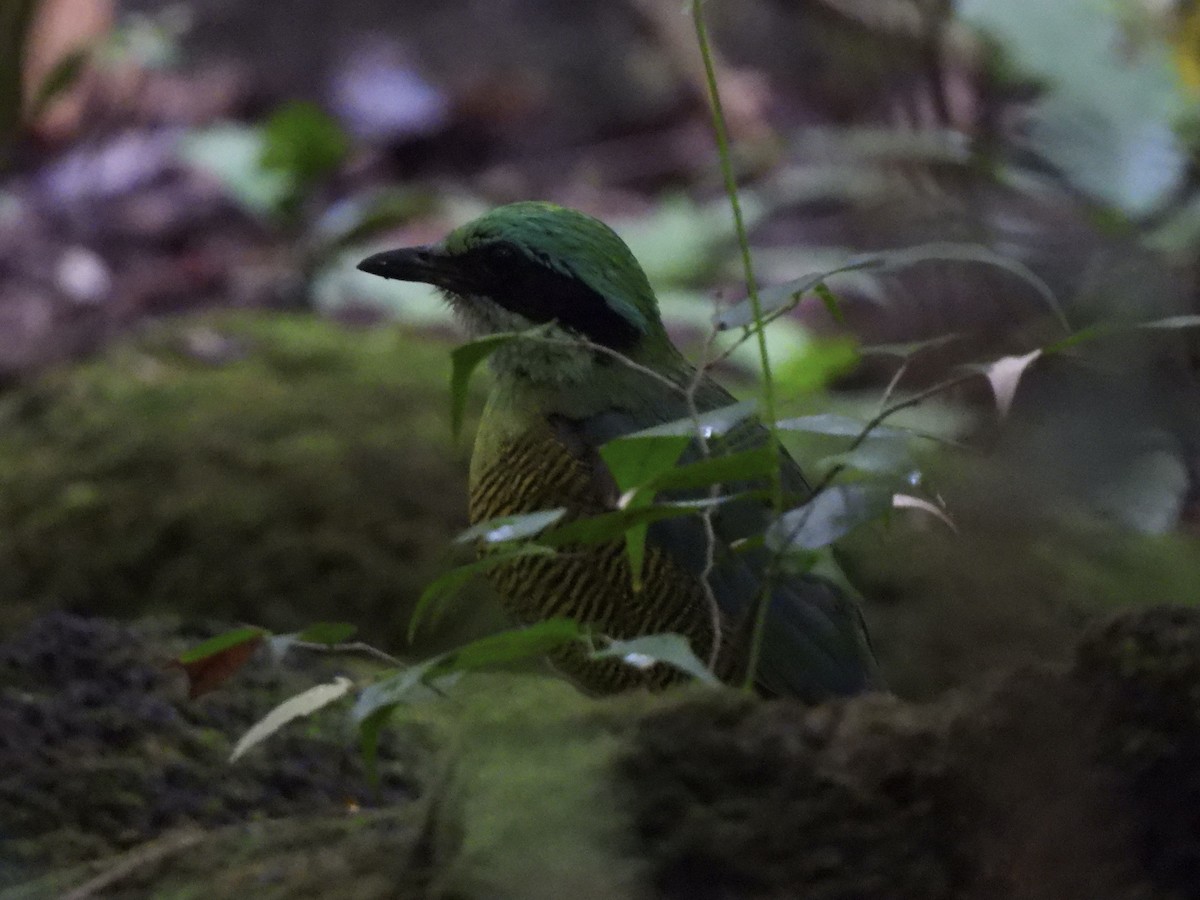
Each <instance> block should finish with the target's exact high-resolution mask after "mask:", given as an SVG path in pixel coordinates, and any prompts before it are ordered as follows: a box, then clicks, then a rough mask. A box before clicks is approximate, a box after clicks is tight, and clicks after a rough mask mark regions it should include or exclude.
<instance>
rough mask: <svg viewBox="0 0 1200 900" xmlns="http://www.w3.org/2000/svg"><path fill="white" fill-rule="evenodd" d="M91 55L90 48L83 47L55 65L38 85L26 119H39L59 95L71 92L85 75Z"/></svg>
mask: <svg viewBox="0 0 1200 900" xmlns="http://www.w3.org/2000/svg"><path fill="white" fill-rule="evenodd" d="M91 55H92V51H91V50H90V49H89V48H87V47H81V48H80V49H78V50H73V51H71V52H70V53H68V54H66V55H65V56H63V57H62V59H60V60H59V61H58V62H57V63H55V64H54V67H53V68H52V69H51V70H50V72H49V74H47V75H46V77H45V78H43V79H42V83H41V84H39V85H38V87H37V91H35V92H34V95H33V99H32V100H31V101H30V103H29V110H28V111H27V112H26V114H25V115H26V118H28V119H29V120H30V121H33V120H34V119H37V118H38V117H39V116H41V115H42V113H44V112H45V111H46V109H47V108H48V107H49V106H50V104H51V103H53V102H54V101H55V100H57V99H58V97H59V95H61V94H63V93H65V92H66V91H68V90H70V89H71V87H72V86H74V84H75V83H76V82H77V81H78V80H79V76H80V75H82V74H83V69H84V66H85V65H86V64H87V62H88V59H89V57H90V56H91Z"/></svg>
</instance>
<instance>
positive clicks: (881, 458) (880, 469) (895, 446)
mask: <svg viewBox="0 0 1200 900" xmlns="http://www.w3.org/2000/svg"><path fill="white" fill-rule="evenodd" d="M821 466H822V468H824V470H825V471H829V470H830V469H833V468H835V467H841V468H846V469H854V470H855V471H858V472H868V473H871V474H874V475H901V474H907V473H908V472H910V471H912V469H913V468H914V467H915V463H914V462H913V458H912V454H911V453H910V452H909V450H908V441H907V440H904V439H888V438H880V439H877V440H868V441H864V442H863V443H861V444H859V445H858V446H857V447H855V448H854V449H853V450H847V451H846V452H845V453H837V454H834V455H832V456H826V457H825V458H824V459H822V460H821Z"/></svg>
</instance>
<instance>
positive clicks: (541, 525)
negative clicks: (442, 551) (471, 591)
mask: <svg viewBox="0 0 1200 900" xmlns="http://www.w3.org/2000/svg"><path fill="white" fill-rule="evenodd" d="M566 514H567V509H566V507H565V506H560V507H558V508H557V509H544V510H538V511H537V512H532V513H523V514H521V515H518V516H497V517H496V518H494V519H488V520H486V521H484V522H479V523H477V524H475V525H472V526H471V527H470V528H467V529H465V530H463V531H461V532H459V533H458V535H457V536H455V538H454V542H455V543H456V544H470V543H474V542H476V541H479V542H482V543H484V544H506V543H509V542H511V541H519V540H523V539H525V538H529V537H533V536H534V535H536V534H538V533H539V532H541V531H544V530H545V529H546V528H548V527H549V526H551V525H553V524H554V523H555V522H557V521H558V520H559V519H561V518H562V517H563V516H565V515H566Z"/></svg>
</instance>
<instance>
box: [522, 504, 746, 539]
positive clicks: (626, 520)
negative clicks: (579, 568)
mask: <svg viewBox="0 0 1200 900" xmlns="http://www.w3.org/2000/svg"><path fill="white" fill-rule="evenodd" d="M746 496H756V494H755V492H749V491H747V492H743V493H740V494H729V495H726V496H722V497H705V498H703V499H700V500H677V501H672V502H667V503H654V504H651V505H648V506H640V507H636V508H632V509H628V508H627V509H618V510H614V511H612V512H608V513H601V514H600V515H597V516H588V517H587V518H584V519H577V520H575V521H573V522H568V523H567V524H565V525H560V526H559V527H558V528H555V529H554V530H553V531H550V532H548V533H547V534H546V535H544V536H543V538H542V541H543V543H545V544H547V545H549V546H552V547H562V546H565V545H567V544H600V543H604V542H605V541H613V540H617V539H619V538H621V537H623V536H624V534H625V532H626V531H628V530H629V529H631V528H634V527H636V526H638V525H649V524H651V523H653V522H657V521H659V520H661V519H674V518H678V517H679V516H694V515H698V514H700V513H702V512H704V510H706V509H711V508H713V507H717V506H720V505H721V504H722V503H727V502H729V501H730V500H732V499H734V498H735V497H746Z"/></svg>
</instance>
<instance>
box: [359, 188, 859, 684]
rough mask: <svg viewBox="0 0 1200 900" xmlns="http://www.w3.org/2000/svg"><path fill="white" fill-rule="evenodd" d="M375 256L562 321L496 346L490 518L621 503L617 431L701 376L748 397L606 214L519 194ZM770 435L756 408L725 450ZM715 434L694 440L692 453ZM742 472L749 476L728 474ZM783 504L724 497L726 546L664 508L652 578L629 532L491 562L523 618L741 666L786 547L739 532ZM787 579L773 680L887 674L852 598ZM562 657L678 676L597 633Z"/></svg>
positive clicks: (485, 504)
mask: <svg viewBox="0 0 1200 900" xmlns="http://www.w3.org/2000/svg"><path fill="white" fill-rule="evenodd" d="M361 268H363V269H364V270H365V271H368V272H372V273H373V274H377V275H383V276H384V277H392V278H401V279H404V280H410V281H426V282H429V283H431V284H435V285H438V286H439V287H441V288H442V289H443V290H444V291H445V292H446V294H447V297H448V299H449V300H450V302H451V303H452V305H453V306H454V307H455V309H456V310H457V311H458V312H459V314H460V315H461V317H462V318H463V319H464V320H465V322H466V324H467V326H468V328H469V329H470V330H472V331H473V332H476V333H491V332H498V331H521V330H525V329H529V328H532V327H533V326H535V325H544V326H546V333H544V334H543V335H542V337H541V338H540V339H539V338H530V339H529V340H517V341H513V342H511V343H508V344H506V345H504V346H503V347H502V348H501V349H500V350H498V351H497V352H496V353H495V354H493V356H492V359H491V362H492V367H493V369H494V371H495V373H496V382H495V385H494V387H493V389H492V393H491V395H490V397H489V400H488V404H487V407H486V409H485V411H484V414H483V417H482V420H481V424H480V429H479V434H478V436H477V438H476V443H475V450H474V454H473V456H472V461H471V486H470V493H471V498H470V512H471V518H472V520H473V521H476V522H478V521H485V520H487V519H491V518H495V517H498V516H507V515H515V514H521V513H531V512H535V511H538V510H545V509H551V508H559V507H565V508H566V509H567V510H568V515H569V516H571V517H573V518H579V517H583V516H590V515H595V514H599V513H603V512H607V511H610V510H612V509H614V508H615V507H616V504H617V501H618V491H617V488H616V485H615V483H614V482H613V479H612V477H611V475H610V474H609V472H608V470H607V469H606V467H605V466H604V464H603V462H602V461H601V459H600V455H599V448H600V447H601V446H602V445H603V444H605V443H606V442H608V441H610V440H613V439H614V438H617V437H621V436H623V435H627V434H630V433H633V432H637V431H641V430H643V429H646V428H650V427H653V426H655V425H660V424H662V423H665V422H671V421H675V420H679V419H683V418H686V417H687V416H688V415H689V411H690V408H689V404H688V402H687V399H686V392H687V391H688V390H689V387H690V388H691V389H692V396H693V398H694V401H693V402H694V404H695V408H696V409H698V410H699V411H700V412H705V411H708V410H712V409H716V408H718V407H722V406H726V405H728V404H730V403H732V402H733V398H732V397H730V395H729V394H728V393H726V392H725V391H724V390H723V389H722V388H721V387H720V386H719V385H717V384H716V383H715V382H713V381H711V380H710V379H709V378H707V377H706V376H705V377H701V378H699V379H698V380H697V379H696V373H695V370H694V369H693V368H692V366H691V365H690V364H689V363H688V362H687V361H686V360H685V359H684V358H683V356H682V355H681V354H680V353H679V352H678V351H677V350H676V349H675V347H674V346H673V345H672V344H671V342H670V340H669V338H668V337H667V334H666V331H665V329H664V328H663V326H662V322H661V320H660V319H659V316H658V311H657V303H656V301H655V299H654V294H653V292H652V290H651V288H650V286H649V283H648V282H647V281H646V277H645V275H644V273H643V272H642V270H641V267H640V266H639V265H638V264H637V261H636V260H635V259H634V258H633V256H632V254H631V253H630V252H629V250H628V248H627V247H626V246H625V244H624V243H623V242H622V241H621V240H620V238H619V237H617V235H616V234H615V233H613V232H612V231H611V230H610V229H609V228H608V227H607V226H605V225H603V224H602V223H600V222H599V221H597V220H595V219H592V218H590V217H588V216H585V215H583V214H582V213H578V212H575V211H573V210H567V209H563V208H561V207H557V206H552V205H550V204H542V203H518V204H511V205H509V206H506V207H500V208H499V209H497V210H494V211H493V212H492V213H489V214H488V215H486V216H484V217H482V218H480V219H478V220H476V221H475V222H472V223H469V224H467V225H465V226H463V227H462V228H460V229H458V230H456V231H455V232H452V233H451V234H450V235H449V236H448V237H447V238H446V240H445V241H443V242H442V243H441V244H440V245H434V246H432V247H421V248H411V249H406V250H399V251H390V252H387V253H382V254H377V255H376V256H373V257H371V258H370V259H368V260H365V261H364V262H363V263H362V264H361ZM547 334H548V336H549V338H550V339H549V340H546V339H545V338H546V336H547ZM581 339H582V340H581ZM589 345H590V346H589ZM599 348H604V349H603V350H601V349H599ZM618 354H619V357H618ZM766 440H767V433H766V430H765V429H764V428H762V427H761V425H758V424H756V423H753V422H750V423H748V424H744V425H741V426H739V427H737V428H736V429H734V431H732V432H730V433H729V434H727V435H725V436H724V437H723V438H722V439H720V440H719V441H717V442H716V443H715V444H714V445H713V447H712V450H711V451H710V452H718V453H719V452H730V451H737V450H745V449H749V448H752V447H755V446H761V445H762V444H763V443H764V442H765V441H766ZM698 452H699V450H698V448H697V447H693V448H692V449H691V450H689V451H688V454H686V455H685V458H687V457H688V456H690V457H691V458H693V459H694V458H697V454H698ZM782 461H783V471H782V477H783V482H784V487H785V489H786V490H788V491H789V492H793V493H797V494H801V495H803V494H805V493H806V492H807V485H806V484H805V483H804V480H803V477H802V475H801V474H800V470H799V469H798V467H796V465H795V463H794V462H792V460H791V459H790V458H788V457H786V455H784V456H783V457H782ZM751 486H753V485H751ZM758 486H760V487H761V485H758ZM738 487H747V485H740V486H734V485H726V486H725V490H726V491H728V492H730V493H732V492H734V491H735V490H736V489H737V488H738ZM699 493H700V494H703V493H704V492H703V491H702V492H699ZM696 495H697V494H695V493H693V494H692V496H696ZM769 516H770V509H769V507H768V506H767V505H766V504H765V503H764V502H763V501H761V500H759V499H747V498H741V499H736V500H732V501H730V502H728V503H725V504H723V505H722V506H720V507H719V508H718V509H717V511H716V512H715V513H714V514H713V517H712V531H713V535H714V537H715V539H716V540H715V544H714V546H713V547H712V548H711V550H712V552H711V553H710V552H709V543H710V540H709V538H708V537H707V535H706V532H705V529H704V527H703V525H702V524H701V522H700V521H699V520H698V519H697V518H695V517H686V518H673V519H668V520H664V521H660V522H656V523H654V524H653V525H651V526H650V529H649V532H648V536H647V552H646V560H645V564H644V568H643V572H642V585H641V587H640V589H639V590H635V588H634V586H633V578H632V577H631V573H630V570H629V564H628V562H627V558H626V554H625V552H624V549H623V546H622V544H621V542H619V541H614V542H611V543H608V544H600V545H594V544H589V545H578V546H569V547H565V548H562V550H561V551H560V552H559V553H557V554H556V555H554V556H541V555H537V556H526V557H519V558H517V559H515V560H513V561H511V562H506V563H504V564H502V565H500V566H498V567H496V568H495V569H493V570H492V579H493V581H494V583H495V585H496V587H497V589H498V592H499V593H500V595H501V597H502V598H503V599H504V601H505V603H506V605H507V606H508V608H509V610H510V611H511V612H512V613H513V614H514V615H515V616H516V617H517V618H518V619H520V620H521V621H523V622H532V621H537V620H540V619H544V618H547V617H550V616H554V615H563V616H569V617H571V618H573V619H576V620H577V621H580V622H582V623H585V624H587V625H589V626H590V627H591V628H592V629H594V630H595V631H596V632H598V633H601V634H605V635H608V636H610V637H614V638H631V637H636V636H640V635H645V634H655V633H663V632H675V633H679V634H683V635H684V636H686V637H687V638H688V639H689V641H690V642H691V645H692V649H693V651H694V652H695V653H696V655H697V656H698V657H699V658H700V659H703V660H710V659H712V660H713V661H714V662H715V664H716V671H717V673H718V674H719V675H721V676H722V677H724V678H726V679H732V678H740V677H742V676H743V674H744V669H745V666H746V661H747V657H748V654H747V647H748V641H749V637H750V634H751V633H752V624H753V623H752V622H751V621H750V617H751V611H752V610H753V608H754V605H755V603H754V601H755V598H756V597H758V596H759V595H760V594H761V591H762V585H763V584H764V579H765V578H766V577H767V575H766V574H765V573H766V569H767V566H768V561H769V560H768V558H767V554H766V551H765V550H763V549H761V548H758V549H750V550H744V551H742V552H734V551H733V550H732V548H731V545H732V544H733V543H734V542H735V541H740V540H744V539H749V538H754V537H755V536H756V535H761V534H762V532H763V530H764V529H765V527H766V525H767V524H768V521H769ZM710 557H711V558H710ZM705 575H707V583H708V585H709V590H705V587H704V583H703V582H702V581H701V578H702V576H705ZM771 586H772V590H771V602H770V606H769V610H768V617H767V627H766V630H765V636H764V640H763V645H762V653H761V661H760V666H759V668H758V671H757V673H756V680H757V683H758V684H759V685H760V687H761V688H762V689H763V690H764V691H765V692H767V693H771V694H784V695H794V696H799V697H802V698H804V699H807V700H817V699H821V698H824V697H827V696H830V695H845V694H851V693H855V692H857V691H861V690H864V689H867V688H869V687H871V686H872V685H873V684H874V682H875V668H874V659H873V657H872V654H871V651H870V648H869V644H868V642H867V638H866V633H865V630H864V628H863V625H862V620H861V616H860V614H859V612H858V609H857V608H856V607H855V605H854V604H853V603H852V602H851V601H850V600H848V599H847V598H845V597H844V596H843V595H842V594H841V593H840V592H839V591H838V590H836V589H835V588H834V587H833V586H832V585H830V584H828V583H826V582H824V581H820V580H818V579H815V578H808V577H805V578H797V577H793V576H786V575H782V574H780V575H777V576H776V577H775V578H774V579H773V580H772V582H771ZM710 598H711V599H710ZM714 600H715V603H716V607H717V609H716V610H714V608H713V601H714ZM714 637H719V640H718V642H717V643H716V645H715V646H714ZM555 661H556V663H557V665H558V666H559V667H560V668H561V669H563V670H564V671H565V672H566V674H568V675H569V676H571V677H572V678H573V679H574V680H575V681H577V682H578V683H579V684H580V685H581V686H583V687H585V688H587V689H589V690H592V691H596V692H609V691H614V690H620V689H623V688H626V687H632V686H637V685H649V686H659V685H662V684H665V683H668V682H669V681H671V680H673V679H674V678H675V677H677V674H676V673H675V671H674V670H673V669H670V668H668V667H667V666H664V665H656V666H653V667H651V668H649V669H638V668H635V667H633V666H629V665H626V664H625V663H623V662H621V661H617V660H604V661H596V660H592V659H589V658H588V657H587V655H586V654H585V653H584V652H583V651H582V649H581V648H570V649H568V650H565V651H563V652H561V653H560V654H558V656H557V658H556V660H555Z"/></svg>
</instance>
